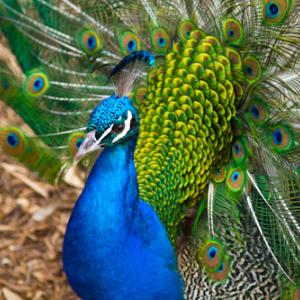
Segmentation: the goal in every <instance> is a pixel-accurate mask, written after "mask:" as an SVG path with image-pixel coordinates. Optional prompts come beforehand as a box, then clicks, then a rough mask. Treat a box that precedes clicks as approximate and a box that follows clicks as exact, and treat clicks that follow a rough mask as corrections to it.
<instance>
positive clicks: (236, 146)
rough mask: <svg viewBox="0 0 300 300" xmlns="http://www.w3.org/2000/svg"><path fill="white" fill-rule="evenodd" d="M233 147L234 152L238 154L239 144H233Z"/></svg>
mask: <svg viewBox="0 0 300 300" xmlns="http://www.w3.org/2000/svg"><path fill="white" fill-rule="evenodd" d="M233 148H234V152H235V153H236V154H239V153H240V146H239V144H234V146H233Z"/></svg>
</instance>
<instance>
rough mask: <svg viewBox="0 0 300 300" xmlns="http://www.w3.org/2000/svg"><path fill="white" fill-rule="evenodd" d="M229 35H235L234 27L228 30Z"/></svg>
mask: <svg viewBox="0 0 300 300" xmlns="http://www.w3.org/2000/svg"><path fill="white" fill-rule="evenodd" d="M228 36H230V37H233V36H234V31H233V30H232V29H230V30H228Z"/></svg>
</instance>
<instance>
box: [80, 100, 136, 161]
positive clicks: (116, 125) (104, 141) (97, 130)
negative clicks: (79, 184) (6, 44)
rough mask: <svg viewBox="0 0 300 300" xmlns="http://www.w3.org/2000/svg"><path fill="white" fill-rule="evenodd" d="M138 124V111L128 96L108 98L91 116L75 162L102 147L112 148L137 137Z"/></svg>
mask: <svg viewBox="0 0 300 300" xmlns="http://www.w3.org/2000/svg"><path fill="white" fill-rule="evenodd" d="M138 122H139V119H138V114H137V111H136V110H135V108H134V107H133V106H132V104H131V102H130V100H129V99H128V97H127V96H124V97H120V98H118V97H117V96H115V95H112V96H110V97H109V98H106V99H105V100H103V101H102V102H101V103H100V104H99V105H98V106H97V107H96V108H95V109H94V111H93V112H92V114H91V117H90V120H89V122H88V126H87V132H88V133H87V136H86V138H85V140H84V141H83V142H82V144H81V146H80V147H79V149H78V151H77V154H76V157H75V161H79V160H80V159H81V158H83V157H84V156H86V154H88V153H91V152H94V151H96V150H98V149H100V148H102V147H111V146H114V145H115V144H119V143H124V142H126V141H127V140H128V139H130V138H133V137H136V136H137V134H138Z"/></svg>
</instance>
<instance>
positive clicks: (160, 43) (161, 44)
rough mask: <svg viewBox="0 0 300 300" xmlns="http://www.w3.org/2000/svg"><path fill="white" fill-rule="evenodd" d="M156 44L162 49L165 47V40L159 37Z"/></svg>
mask: <svg viewBox="0 0 300 300" xmlns="http://www.w3.org/2000/svg"><path fill="white" fill-rule="evenodd" d="M158 44H159V46H161V47H164V46H166V44H167V41H166V39H165V38H163V37H161V38H159V39H158Z"/></svg>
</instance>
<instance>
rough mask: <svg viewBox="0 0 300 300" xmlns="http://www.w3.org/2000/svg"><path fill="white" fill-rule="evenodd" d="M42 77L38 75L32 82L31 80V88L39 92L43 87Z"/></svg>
mask: <svg viewBox="0 0 300 300" xmlns="http://www.w3.org/2000/svg"><path fill="white" fill-rule="evenodd" d="M44 84H45V82H44V79H43V78H42V77H38V78H37V79H36V80H35V81H34V82H33V90H34V91H35V92H40V91H41V90H42V89H43V87H44Z"/></svg>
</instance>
